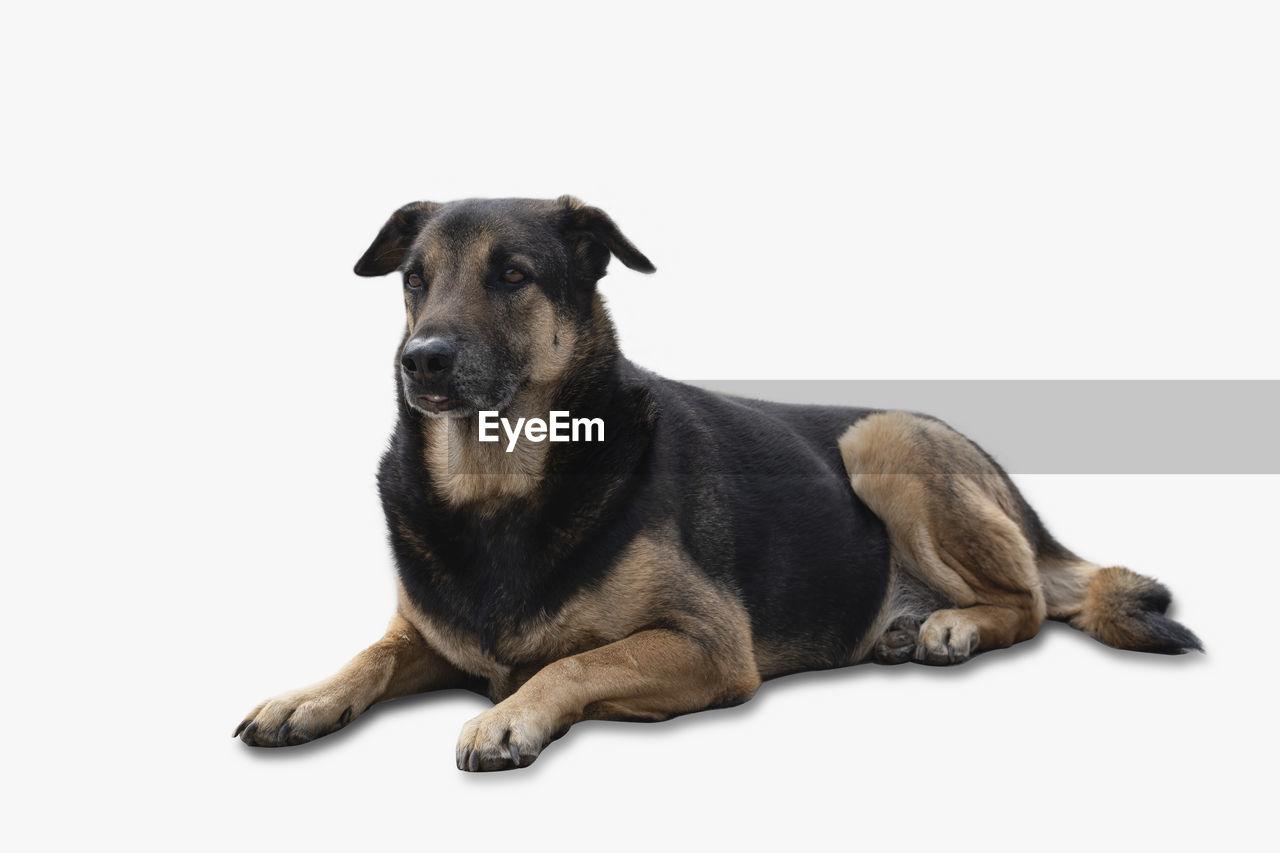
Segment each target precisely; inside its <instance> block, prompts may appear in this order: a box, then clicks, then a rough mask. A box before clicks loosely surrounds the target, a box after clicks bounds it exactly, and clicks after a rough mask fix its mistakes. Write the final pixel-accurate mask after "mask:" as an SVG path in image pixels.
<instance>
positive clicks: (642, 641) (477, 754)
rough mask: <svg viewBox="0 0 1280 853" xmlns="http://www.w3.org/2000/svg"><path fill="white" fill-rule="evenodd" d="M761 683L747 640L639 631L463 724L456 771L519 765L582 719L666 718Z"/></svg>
mask: <svg viewBox="0 0 1280 853" xmlns="http://www.w3.org/2000/svg"><path fill="white" fill-rule="evenodd" d="M759 686H760V676H759V673H758V672H757V671H756V669H755V664H754V659H753V658H752V657H751V653H750V645H749V642H748V643H747V644H738V643H735V644H731V645H728V644H726V645H724V646H719V647H718V646H717V645H716V644H714V643H710V642H708V641H707V638H704V637H695V636H692V635H690V634H688V633H684V632H682V631H675V630H666V629H652V630H646V631H641V632H639V633H636V634H633V635H632V636H630V637H627V638H625V639H622V640H619V641H617V642H615V643H610V644H609V645H607V646H602V647H600V648H598V649H593V650H591V651H588V652H583V653H582V654H578V655H573V656H572V657H567V658H563V659H561V660H558V661H556V662H555V663H552V664H550V665H548V666H546V667H544V668H543V669H542V670H540V671H539V672H538V673H537V674H536V675H534V676H533V677H532V678H530V679H529V680H528V681H527V682H525V684H524V686H522V687H521V688H520V689H519V690H517V691H516V692H515V693H513V694H512V695H511V696H509V697H507V698H506V699H504V700H503V701H502V702H500V703H498V704H497V705H495V706H494V707H493V708H491V709H489V710H488V711H485V712H484V713H483V714H481V715H480V716H478V717H476V718H475V719H473V720H471V721H470V722H468V723H467V724H466V725H465V726H463V728H462V734H461V736H460V737H459V738H458V750H457V762H458V769H460V770H506V769H509V768H512V767H524V766H526V765H528V764H531V763H532V762H533V760H534V759H535V758H537V757H538V754H539V753H540V752H541V751H542V748H543V747H545V746H546V745H547V744H548V743H550V742H551V741H552V740H554V739H555V738H557V737H559V736H560V735H561V734H563V733H564V732H565V731H566V730H567V729H568V728H569V726H571V725H573V724H574V723H576V722H578V721H580V720H583V719H626V720H665V719H667V718H668V717H672V716H675V715H676V714H683V713H687V712H689V711H699V710H702V709H704V708H710V707H724V706H728V705H737V704H739V703H741V702H745V701H746V700H747V699H749V698H751V696H752V695H753V694H754V693H755V691H756V688H757V687H759Z"/></svg>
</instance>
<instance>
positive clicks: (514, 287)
mask: <svg viewBox="0 0 1280 853" xmlns="http://www.w3.org/2000/svg"><path fill="white" fill-rule="evenodd" d="M611 258H616V259H617V260H618V261H620V262H621V263H623V264H624V265H626V266H627V267H629V268H630V269H632V270H636V271H639V272H642V273H652V272H654V266H653V264H652V263H650V261H649V259H648V258H647V257H645V256H644V255H643V254H642V253H641V252H640V251H639V250H638V249H637V248H636V247H635V245H634V244H632V242H631V241H630V240H628V239H627V238H626V237H625V236H624V235H623V234H622V232H621V231H620V230H619V228H618V226H617V225H616V224H615V223H614V221H613V220H612V219H611V218H610V217H609V216H608V215H607V214H606V213H604V212H603V211H602V210H600V209H598V208H595V207H591V206H588V205H586V204H584V203H582V202H580V201H578V200H577V199H575V198H572V197H569V196H563V197H561V198H559V199H556V200H554V201H544V200H529V199H502V200H491V199H485V200H479V199H471V200H465V201H457V202H450V203H442V204H438V203H433V202H415V203H412V204H408V205H406V206H404V207H402V208H400V209H399V210H397V211H396V212H395V213H394V214H392V216H391V218H390V219H389V220H388V221H387V223H386V224H385V225H383V227H382V229H381V230H380V231H379V232H378V234H377V236H376V237H375V238H374V240H373V243H372V244H371V245H370V246H369V248H368V250H367V251H366V252H365V253H364V255H363V256H362V257H361V258H360V260H359V261H358V262H357V263H356V266H355V273H356V274H357V275H360V276H384V275H388V274H390V273H393V272H398V273H399V274H400V276H401V279H402V281H403V288H404V304H405V311H406V326H405V332H404V336H403V338H402V340H401V342H400V347H399V349H398V350H397V352H396V364H395V374H396V385H397V389H398V392H399V394H398V400H399V419H398V422H397V424H396V427H395V432H394V434H393V436H392V438H391V444H390V448H389V449H388V451H387V452H386V454H385V455H384V456H383V458H382V463H381V467H380V469H379V474H378V486H379V491H380V494H381V499H382V505H383V509H384V511H385V514H386V519H387V525H388V530H389V535H390V541H391V546H392V550H393V551H394V555H395V561H396V564H397V567H398V580H399V582H398V606H397V609H396V613H395V615H394V616H393V617H392V619H391V624H390V626H389V627H388V629H387V632H386V635H385V636H384V637H383V638H382V639H381V640H379V641H378V642H376V643H374V644H373V645H372V646H370V647H369V648H368V649H366V650H364V651H363V652H361V653H360V654H359V655H357V656H356V657H355V658H354V659H353V660H352V661H351V662H350V663H348V664H347V665H346V666H345V667H343V668H342V669H341V670H339V672H338V673H337V674H336V675H334V676H332V677H331V678H329V679H327V680H325V681H322V682H320V683H319V684H316V685H314V686H311V687H308V688H305V689H302V690H296V691H293V692H290V693H285V694H284V695H281V696H278V697H276V698H274V699H271V700H269V701H267V702H264V703H262V704H260V705H258V706H257V707H256V708H254V709H253V711H251V712H250V713H249V715H248V716H247V717H246V718H245V719H244V720H243V722H241V723H240V725H239V727H237V728H236V730H235V736H236V737H239V738H240V739H241V740H243V742H244V743H246V744H250V745H253V746H286V745H294V744H300V743H305V742H307V741H311V740H314V739H316V738H319V737H322V736H324V735H327V734H330V733H332V732H335V731H337V730H339V729H341V728H343V727H344V726H346V725H348V724H349V723H350V722H351V721H352V720H354V719H355V718H356V717H358V716H359V715H360V714H362V713H363V712H364V711H366V710H368V709H369V707H370V706H372V705H373V704H375V703H377V702H382V701H386V700H388V699H394V698H396V697H401V696H407V695H410V694H415V693H420V692H424V691H429V690H439V689H445V688H465V689H470V690H474V691H478V692H481V693H484V694H486V695H487V696H488V697H489V698H490V699H491V700H492V701H493V702H494V703H495V704H494V706H493V707H492V708H490V709H489V710H487V711H485V712H484V713H482V714H480V715H479V716H477V717H475V718H474V719H472V720H471V721H470V722H468V723H466V725H464V726H463V728H462V732H461V735H460V737H459V739H458V744H457V751H456V761H457V766H458V768H459V769H461V770H470V771H477V770H504V769H508V768H516V767H525V766H528V765H529V764H531V763H532V762H533V761H534V760H535V759H537V758H538V756H539V755H540V754H541V752H542V750H543V749H544V748H545V747H546V746H547V745H548V744H549V743H551V742H552V741H553V740H555V739H556V738H557V737H559V736H561V735H562V734H564V733H565V732H566V731H567V730H568V728H569V727H570V726H571V725H573V724H574V723H576V722H578V721H580V720H585V719H611V720H647V721H653V720H664V719H667V718H670V717H672V716H675V715H678V714H685V713H689V712H692V711H700V710H704V709H708V708H718V707H726V706H731V705H737V704H739V703H741V702H745V701H747V700H748V699H750V698H751V697H752V695H753V694H754V693H755V692H756V690H757V689H758V688H759V687H760V684H761V682H763V681H765V680H767V679H770V678H775V677H777V676H780V675H785V674H788V673H794V672H798V671H802V670H813V669H827V668H832V667H842V666H848V665H850V664H855V663H859V662H863V661H874V662H879V663H886V664H897V663H903V662H907V661H914V662H917V663H923V664H934V665H954V664H959V663H962V662H964V661H966V660H968V659H969V658H971V657H972V656H973V655H975V654H978V653H980V652H985V651H988V650H990V649H999V648H1005V647H1008V646H1011V645H1012V644H1014V643H1018V642H1021V641H1023V640H1027V639H1030V638H1031V637H1034V636H1035V635H1036V633H1037V632H1038V631H1039V629H1040V626H1041V625H1042V623H1043V622H1044V620H1045V619H1046V618H1048V619H1057V620H1063V621H1066V622H1069V623H1070V624H1071V625H1073V626H1075V627H1076V628H1079V629H1081V630H1083V631H1084V632H1085V633H1087V634H1089V635H1090V636H1092V637H1094V638H1096V639H1098V640H1100V641H1101V642H1103V643H1106V644H1108V645H1111V646H1115V647H1117V648H1121V649H1133V650H1138V651H1147V652H1163V653H1171V654H1172V653H1181V652H1184V651H1187V650H1191V649H1197V650H1198V649H1201V645H1200V641H1199V640H1198V639H1197V638H1196V636H1195V635H1194V634H1193V633H1192V632H1191V631H1189V630H1188V629H1187V628H1185V627H1184V626H1182V625H1181V624H1179V623H1178V622H1175V621H1173V620H1172V619H1170V618H1169V617H1167V616H1166V615H1165V613H1166V611H1167V609H1168V606H1169V602H1170V596H1169V593H1168V591H1167V590H1166V589H1165V587H1163V586H1162V585H1161V584H1159V583H1158V582H1156V581H1155V580H1153V579H1151V578H1148V577H1144V576H1142V575H1139V574H1136V573H1134V572H1132V571H1130V570H1128V569H1126V568H1120V567H1108V568H1104V567H1102V566H1099V565H1097V564H1094V563H1091V562H1089V561H1087V560H1084V559H1081V558H1080V557H1077V556H1076V555H1075V554H1074V553H1072V552H1071V551H1070V550H1068V549H1067V548H1065V547H1064V546H1063V545H1061V544H1059V543H1058V542H1057V541H1056V540H1055V539H1054V538H1053V537H1052V536H1051V535H1050V534H1049V532H1048V531H1047V530H1046V529H1045V526H1044V525H1043V524H1042V523H1041V521H1040V519H1039V518H1038V517H1037V515H1036V513H1035V512H1034V511H1033V510H1032V508H1031V507H1030V506H1029V505H1028V504H1027V502H1026V501H1025V500H1024V499H1023V497H1022V495H1021V494H1020V493H1019V491H1018V489H1017V487H1016V486H1015V485H1014V484H1013V482H1012V481H1011V480H1010V478H1009V477H1008V475H1007V474H1006V473H1005V472H1004V470H1003V469H1001V467H1000V466H999V465H998V464H997V463H996V462H995V461H994V460H993V459H992V458H991V457H990V456H989V455H987V453H986V452H984V451H983V450H982V449H981V448H979V447H978V446H977V445H976V444H974V443H973V442H971V441H970V440H968V439H967V438H965V437H964V436H962V435H960V434H959V433H957V432H956V431H954V430H953V429H951V428H950V427H948V426H947V425H946V424H944V423H943V422H941V421H939V420H937V419H935V418H932V417H928V416H925V415H919V414H913V413H908V412H901V411H885V410H876V409H858V408H841V407H832V406H798V405H783V404H779V403H771V402H764V401H758V400H748V399H739V398H735V397H730V396H725V395H719V394H715V393H712V392H709V391H705V390H702V389H699V388H695V387H692V386H689V385H685V384H682V383H679V382H675V381H672V380H668V379H664V378H661V377H659V376H656V375H654V374H652V373H649V372H647V371H645V370H643V369H641V368H639V367H637V366H635V365H634V364H632V363H631V362H629V361H628V360H627V359H626V358H624V357H623V356H622V354H621V353H620V351H619V348H618V344H617V340H616V337H615V332H614V327H613V325H612V322H611V320H610V318H609V314H608V313H607V311H606V310H605V305H604V301H603V299H602V298H601V296H600V294H599V292H598V289H597V284H598V282H599V281H600V279H601V278H602V277H603V276H604V275H605V272H606V268H607V267H608V265H609V262H610V259H611ZM555 413H560V414H561V415H564V414H565V413H569V414H571V415H572V416H574V418H579V417H580V418H583V419H586V420H588V421H590V422H595V421H599V422H601V424H602V425H603V429H602V430H599V431H598V432H599V435H598V438H599V440H579V441H549V440H545V438H546V437H545V435H542V434H543V433H545V432H546V430H547V428H546V419H547V418H549V417H550V418H552V420H554V418H555V416H556V414H555ZM495 414H500V415H501V416H502V417H503V418H505V419H506V422H507V423H508V424H509V423H511V422H515V423H516V424H518V425H519V424H524V425H525V426H524V427H523V432H521V429H520V427H517V429H516V430H514V431H513V430H511V429H510V427H509V426H508V427H507V430H508V433H510V434H511V440H510V441H505V440H504V441H494V440H492V439H491V438H490V439H488V440H482V438H483V437H484V435H483V432H482V422H485V421H484V419H485V418H486V417H487V418H488V419H489V420H488V421H487V423H489V424H490V425H491V424H492V418H493V417H494V416H495ZM521 419H523V420H521ZM539 422H541V423H542V424H543V426H542V427H541V428H536V427H535V426H534V425H536V424H537V423H539ZM540 435H542V438H543V439H544V440H539V436H540ZM593 438H594V436H593Z"/></svg>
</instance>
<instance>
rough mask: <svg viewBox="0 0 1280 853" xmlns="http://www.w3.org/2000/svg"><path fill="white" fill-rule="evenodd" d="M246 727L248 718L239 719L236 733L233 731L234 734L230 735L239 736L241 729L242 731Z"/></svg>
mask: <svg viewBox="0 0 1280 853" xmlns="http://www.w3.org/2000/svg"><path fill="white" fill-rule="evenodd" d="M248 727H249V721H248V720H241V721H240V725H238V726H236V733H235V734H233V735H232V737H233V738H237V737H240V733H241V732H242V731H244V730H245V729H247V728H248Z"/></svg>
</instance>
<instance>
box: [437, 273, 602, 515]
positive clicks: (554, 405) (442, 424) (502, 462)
mask: <svg viewBox="0 0 1280 853" xmlns="http://www.w3.org/2000/svg"><path fill="white" fill-rule="evenodd" d="M618 357H619V353H618V344H617V337H616V335H615V333H614V329H613V323H612V321H611V320H610V319H609V315H608V312H607V311H606V310H605V307H604V302H603V300H602V299H601V298H600V297H599V295H597V296H596V297H595V300H594V301H593V303H592V309H591V315H590V318H589V319H588V321H587V323H586V324H585V326H584V327H583V328H581V329H579V330H577V332H576V339H575V341H574V345H573V352H572V355H571V356H570V357H569V359H568V361H567V363H566V364H565V366H564V368H563V369H562V370H560V371H559V372H558V374H557V375H556V376H555V377H554V378H550V379H547V380H545V381H541V382H533V381H531V382H529V383H527V384H526V385H525V386H524V387H522V388H521V389H520V390H519V391H518V392H517V394H516V396H515V398H514V399H513V400H512V402H511V404H510V405H509V406H508V407H507V408H506V409H505V410H504V411H503V412H501V416H502V417H503V418H505V419H507V421H508V422H509V423H511V424H515V423H517V422H518V419H520V418H542V419H544V420H546V419H548V418H549V414H550V412H551V411H553V410H555V411H568V412H571V413H572V414H573V415H574V416H579V415H581V416H593V415H595V414H597V413H602V412H603V409H604V407H605V406H606V405H607V403H608V397H609V394H610V387H609V377H610V376H611V374H612V373H613V370H614V367H615V365H616V363H617V360H618ZM477 420H478V416H477V415H474V414H473V415H471V416H469V417H465V418H447V419H446V418H424V419H422V435H423V462H424V464H425V466H426V469H427V473H428V474H429V475H430V479H431V483H432V486H433V488H434V489H435V491H436V494H437V495H439V496H440V497H441V498H442V499H444V500H445V501H446V502H447V503H449V504H450V505H451V506H454V507H456V508H464V507H465V508H468V509H471V510H473V511H477V512H479V513H481V514H485V515H496V514H497V513H498V512H500V511H501V510H502V509H503V508H504V507H507V506H509V505H510V504H511V502H512V501H515V500H520V499H524V498H528V497H530V496H532V495H534V494H535V493H536V491H537V490H538V488H539V486H541V485H542V484H543V483H544V481H545V479H546V477H547V475H548V467H549V457H550V455H551V454H552V453H554V452H556V450H555V449H553V448H555V447H556V445H553V444H551V442H549V441H541V442H533V441H528V440H527V439H525V438H524V437H523V436H521V437H519V438H517V440H516V443H515V447H514V448H513V449H511V450H510V451H508V441H507V437H506V435H505V434H503V433H502V431H501V430H500V431H499V435H500V440H499V441H496V442H485V443H481V442H479V441H477V435H478V423H477Z"/></svg>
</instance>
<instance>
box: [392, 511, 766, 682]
mask: <svg viewBox="0 0 1280 853" xmlns="http://www.w3.org/2000/svg"><path fill="white" fill-rule="evenodd" d="M399 610H400V613H401V615H403V616H404V617H405V618H406V619H407V620H408V621H409V622H410V623H412V624H413V625H414V627H415V628H417V630H418V631H419V632H420V633H421V634H422V636H423V637H425V638H426V640H427V642H428V643H429V644H430V645H431V646H432V647H433V648H435V649H438V650H439V651H440V653H441V654H442V655H443V656H444V657H445V658H446V659H448V660H449V661H450V662H451V663H452V664H453V665H454V666H456V667H458V668H459V669H461V670H463V671H465V672H467V673H470V674H472V675H475V676H478V677H481V678H484V679H487V680H488V681H489V682H490V691H489V692H490V695H491V697H492V698H493V699H494V700H495V701H498V700H500V699H502V698H505V697H506V696H508V695H510V694H511V693H513V692H515V691H516V690H517V689H518V688H519V687H520V685H521V684H523V683H524V682H525V681H526V680H528V678H529V677H530V676H532V675H533V674H534V673H535V672H537V671H538V670H540V669H541V668H542V667H544V666H546V665H547V664H549V663H551V662H553V661H555V660H557V659H560V658H564V657H568V656H571V655H575V654H578V653H580V652H583V651H585V650H588V649H591V648H595V647H599V646H604V645H607V644H609V643H613V642H616V641H618V640H621V639H623V638H625V637H627V636H628V635H630V634H633V633H636V632H637V631H640V630H642V629H643V628H644V627H645V626H646V625H649V624H652V623H653V622H655V621H662V622H664V623H667V624H671V625H673V626H676V627H678V628H679V629H680V630H684V631H687V632H688V633H690V634H697V635H699V636H702V637H704V638H706V640H707V641H708V642H709V643H711V644H712V645H715V646H717V647H722V648H723V649H724V651H723V652H722V655H723V657H724V658H725V662H726V665H728V666H731V667H733V668H736V669H741V670H744V671H750V672H753V673H754V672H755V660H754V658H753V656H752V653H751V640H750V624H749V621H748V619H747V616H746V612H745V611H744V610H743V609H742V607H741V605H740V604H739V603H738V602H737V600H736V599H735V598H733V597H732V596H730V595H728V594H727V593H725V592H724V591H722V590H718V589H717V588H715V587H714V586H713V585H712V583H711V582H710V581H708V580H707V579H706V578H705V577H703V576H702V575H701V573H700V572H698V571H697V570H696V569H695V568H694V567H693V566H692V563H691V561H690V560H689V559H688V557H687V556H686V555H685V554H684V553H683V552H682V551H681V550H680V548H679V547H678V546H677V545H676V544H675V539H674V537H673V536H654V535H645V536H641V537H639V538H637V539H636V540H635V541H633V542H632V543H631V545H630V546H629V547H628V548H627V549H626V551H625V552H623V555H622V557H621V558H620V559H619V561H618V563H617V565H616V566H615V567H614V569H613V570H612V571H610V572H609V573H608V574H607V576H606V577H605V579H604V580H603V581H602V582H601V583H600V584H599V585H598V586H596V587H594V588H592V589H588V590H584V591H582V592H579V593H578V594H577V595H576V596H574V597H573V598H571V599H569V601H568V602H567V603H566V604H565V605H564V606H563V607H562V608H560V610H559V611H558V612H556V613H554V614H540V615H539V616H537V617H535V618H533V619H530V620H527V621H525V622H524V623H523V624H521V625H519V626H518V627H517V628H516V629H515V630H513V631H511V632H509V633H506V634H504V635H502V636H500V637H498V638H497V641H496V642H495V644H494V648H493V650H492V652H491V653H490V654H486V653H484V651H482V650H481V648H480V643H479V641H478V640H477V639H476V638H475V637H473V636H471V635H469V634H464V633H462V632H458V631H455V630H454V629H452V628H451V627H450V626H448V625H446V624H443V623H440V622H438V621H437V620H434V619H432V618H431V616H429V615H428V614H426V613H424V612H423V611H422V610H420V609H418V608H417V607H416V606H415V605H414V604H413V602H412V601H411V599H410V598H409V596H408V595H407V593H406V592H405V591H404V589H403V587H400V589H399Z"/></svg>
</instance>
